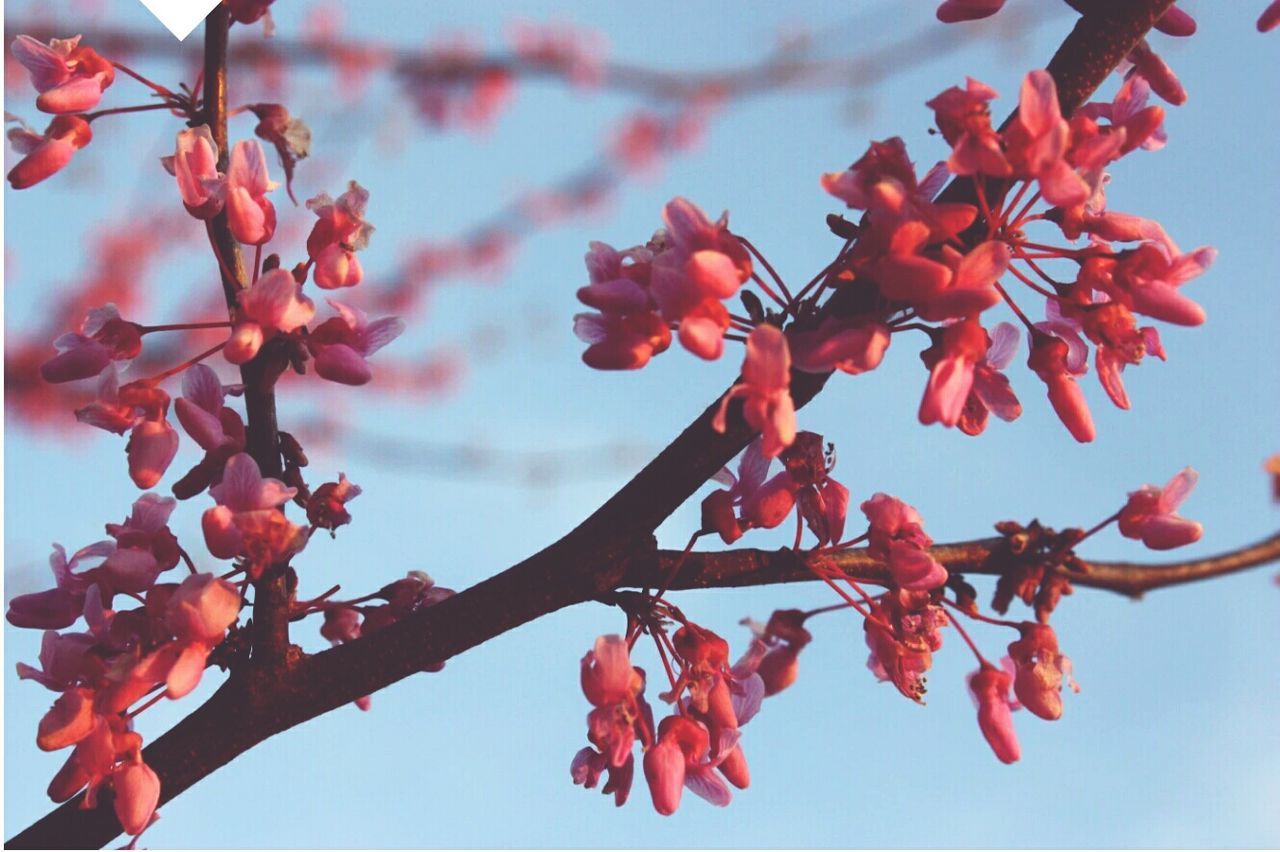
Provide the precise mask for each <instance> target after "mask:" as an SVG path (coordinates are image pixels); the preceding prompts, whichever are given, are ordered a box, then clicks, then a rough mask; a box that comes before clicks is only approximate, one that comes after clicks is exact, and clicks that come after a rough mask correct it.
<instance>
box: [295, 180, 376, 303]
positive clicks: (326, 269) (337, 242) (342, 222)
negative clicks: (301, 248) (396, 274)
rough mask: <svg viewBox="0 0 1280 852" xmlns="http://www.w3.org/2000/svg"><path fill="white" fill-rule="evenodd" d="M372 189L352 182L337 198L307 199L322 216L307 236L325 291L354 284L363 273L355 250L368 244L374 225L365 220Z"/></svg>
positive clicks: (316, 276)
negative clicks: (369, 189)
mask: <svg viewBox="0 0 1280 852" xmlns="http://www.w3.org/2000/svg"><path fill="white" fill-rule="evenodd" d="M368 204H369V191H368V190H367V189H365V188H364V187H362V186H361V185H360V184H358V183H356V182H355V181H351V183H350V184H349V185H348V188H347V191H346V192H344V193H342V195H339V196H338V199H337V201H334V200H333V199H332V198H330V197H329V196H328V195H325V194H324V193H321V194H320V195H317V196H316V197H315V198H312V199H311V200H309V201H308V202H307V209H308V210H310V211H312V212H313V213H315V214H316V216H318V217H319V221H317V222H316V224H315V226H314V227H312V229H311V234H310V236H308V237H307V253H308V254H309V255H310V256H311V259H312V261H314V262H315V266H316V269H315V281H316V286H317V287H321V288H323V289H325V290H332V289H335V288H337V287H354V286H355V285H357V284H359V283H360V280H361V278H363V276H364V273H363V271H362V270H361V268H360V261H359V260H358V259H357V258H356V256H355V252H357V251H359V250H360V249H363V248H364V247H366V246H367V245H368V244H369V235H370V234H371V233H373V226H372V225H370V224H369V223H368V222H366V221H365V220H364V211H365V207H366V206H368Z"/></svg>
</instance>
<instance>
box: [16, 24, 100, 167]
mask: <svg viewBox="0 0 1280 852" xmlns="http://www.w3.org/2000/svg"><path fill="white" fill-rule="evenodd" d="M9 51H10V53H11V54H12V56H13V58H14V59H16V60H18V62H19V63H21V64H22V66H23V67H24V68H26V69H27V73H28V74H29V75H30V77H31V84H32V85H33V86H35V88H36V91H37V92H39V93H40V94H39V96H38V97H37V98H36V109H38V110H40V111H41V112H44V113H50V114H52V115H53V116H54V118H53V120H52V121H51V122H50V123H49V126H48V127H47V128H46V129H45V131H44V133H36V132H35V131H33V130H32V129H31V128H29V127H27V126H26V125H25V124H23V123H21V122H19V126H18V127H16V128H14V129H12V130H10V131H9V142H10V144H11V145H13V147H14V148H15V149H16V150H17V151H18V152H19V153H20V154H23V155H24V156H23V158H22V160H21V161H19V163H18V164H17V165H16V166H14V167H13V168H12V169H11V170H10V171H9V184H10V185H11V186H12V187H13V188H14V189H27V188H28V187H31V186H34V185H35V184H37V183H39V182H40V181H42V180H44V179H45V178H48V177H51V176H52V175H54V174H56V173H57V172H59V171H61V170H62V169H63V168H65V167H66V165H67V163H69V162H70V161H71V156H72V155H73V154H74V153H75V152H76V151H78V150H80V149H81V148H83V147H84V146H86V145H88V144H89V142H90V141H91V140H92V139H93V132H92V131H91V130H90V129H89V121H88V120H86V119H85V118H84V117H82V115H81V114H82V113H85V112H87V111H89V110H91V109H93V108H94V107H95V106H97V105H98V101H100V100H101V99H102V93H103V92H104V91H106V89H107V87H108V86H110V85H111V84H112V83H113V82H114V81H115V76H116V71H115V65H114V64H113V63H112V62H111V61H110V60H108V59H105V58H103V57H102V56H101V55H100V54H99V53H98V52H97V51H96V50H94V49H93V48H91V47H88V46H81V44H80V36H74V37H72V38H55V39H53V40H51V41H50V42H49V43H48V44H41V43H40V42H39V41H37V40H35V39H34V38H32V37H31V36H28V35H20V36H18V37H17V38H15V39H14V40H13V42H12V43H11V44H10V46H9ZM8 120H9V118H8V116H7V114H6V122H7V121H8ZM90 120H92V117H90Z"/></svg>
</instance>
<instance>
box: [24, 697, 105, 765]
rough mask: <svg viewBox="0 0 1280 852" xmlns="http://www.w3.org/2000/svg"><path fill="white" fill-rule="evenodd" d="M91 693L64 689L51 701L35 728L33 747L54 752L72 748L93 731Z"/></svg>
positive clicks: (93, 720)
mask: <svg viewBox="0 0 1280 852" xmlns="http://www.w3.org/2000/svg"><path fill="white" fill-rule="evenodd" d="M93 697H94V694H93V690H91V689H68V690H67V691H66V692H64V693H62V695H60V696H58V699H57V700H56V701H54V702H53V707H51V708H49V712H47V713H45V714H44V716H43V717H41V719H40V724H39V726H38V727H37V729H36V747H37V748H39V749H40V750H41V751H57V750H58V749H62V748H66V747H67V746H70V745H75V744H76V743H78V742H80V741H81V740H82V739H84V738H85V737H87V736H89V734H90V733H92V732H93V729H94V728H95V727H97V725H98V723H99V718H98V716H97V714H95V713H94V712H93Z"/></svg>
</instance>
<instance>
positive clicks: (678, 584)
mask: <svg viewBox="0 0 1280 852" xmlns="http://www.w3.org/2000/svg"><path fill="white" fill-rule="evenodd" d="M1006 544H1007V540H1006V539H1003V538H987V539H979V540H977V541H964V542H957V543H955V544H940V545H937V546H935V547H934V548H933V549H932V551H931V552H932V553H933V556H934V558H935V559H937V560H938V561H939V562H941V563H942V564H943V565H945V566H946V568H947V570H948V571H951V572H953V573H961V574H965V575H994V576H999V575H1000V574H1002V573H1004V571H1005V570H1006V569H1007V568H1009V567H1011V566H1012V564H1013V560H1012V559H1011V557H1010V556H1009V553H1008V549H1007V547H1006ZM681 555H682V551H679V550H660V551H658V552H657V553H656V554H655V555H654V557H653V558H651V559H649V560H648V561H639V560H638V561H634V562H632V563H631V565H630V567H629V570H628V571H627V573H626V575H625V576H624V577H623V579H622V583H621V585H623V586H626V587H631V588H646V587H648V588H654V587H656V586H657V585H658V584H659V583H660V582H661V580H662V578H663V577H665V576H666V575H667V574H668V572H670V570H671V569H672V568H673V567H674V566H675V565H676V563H677V562H678V561H679V560H680V558H681ZM808 558H809V557H808V554H806V553H803V552H800V553H797V552H795V551H793V550H788V549H783V550H755V549H740V550H724V551H718V552H709V553H690V554H689V555H688V557H687V558H686V559H685V561H684V564H683V565H682V566H681V568H680V573H679V574H678V575H677V576H676V578H675V580H674V581H673V582H672V583H671V588H672V589H711V588H717V589H718V588H735V587H742V586H765V585H771V584H776V583H795V582H804V581H806V580H815V579H817V578H816V577H814V575H813V573H812V572H811V571H810V570H809V568H808V564H807V563H808ZM822 560H823V562H824V563H825V564H827V565H833V566H835V567H837V568H839V569H840V570H842V571H844V572H845V573H846V574H848V575H849V576H850V577H853V578H854V579H856V580H860V581H863V580H865V581H867V582H869V583H876V584H880V585H884V584H887V583H888V581H889V573H888V571H887V570H886V569H885V567H884V565H883V563H881V562H879V561H878V560H876V559H874V558H872V557H871V556H870V555H869V554H868V553H867V551H866V549H865V548H858V549H857V550H846V551H843V552H840V553H836V554H829V555H824V556H823V557H822ZM1276 561H1280V533H1277V534H1275V535H1273V536H1270V537H1269V538H1265V539H1263V540H1261V541H1259V542H1257V543H1255V544H1252V545H1249V546H1247V547H1242V548H1240V549H1238V550H1232V551H1228V552H1227V553H1219V554H1217V555H1215V556H1207V557H1204V558H1203V559H1192V560H1185V561H1180V562H1160V563H1144V562H1101V561H1096V562H1095V561H1085V562H1084V565H1085V566H1086V567H1087V569H1088V570H1087V571H1086V572H1080V571H1071V570H1066V569H1065V568H1063V567H1062V566H1061V565H1060V564H1058V565H1051V566H1049V567H1050V568H1051V570H1055V571H1057V572H1058V573H1059V574H1061V575H1062V576H1064V577H1066V578H1067V579H1069V580H1070V581H1071V582H1072V584H1073V585H1076V586H1084V587H1086V588H1091V589H1104V590H1106V591H1111V592H1117V593H1119V594H1122V595H1126V596H1128V597H1131V598H1140V597H1142V595H1143V594H1144V593H1146V592H1149V591H1152V590H1154V589H1163V588H1166V587H1168V586H1176V585H1180V584H1182V583H1194V582H1197V581H1199V580H1208V579H1211V578H1213V577H1220V576H1223V575H1225V574H1235V573H1237V572H1240V571H1244V570H1247V569H1249V568H1256V567H1258V566H1260V565H1267V564H1270V563H1272V562H1276Z"/></svg>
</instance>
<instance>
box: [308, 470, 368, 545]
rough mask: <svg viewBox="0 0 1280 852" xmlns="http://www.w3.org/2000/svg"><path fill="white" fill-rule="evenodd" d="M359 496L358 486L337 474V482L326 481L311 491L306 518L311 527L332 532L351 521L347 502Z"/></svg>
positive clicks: (344, 475) (341, 474) (343, 474)
mask: <svg viewBox="0 0 1280 852" xmlns="http://www.w3.org/2000/svg"><path fill="white" fill-rule="evenodd" d="M359 496H360V486H359V485H355V484H353V483H352V482H351V480H349V479H347V475H346V474H345V473H339V474H338V481H337V482H326V483H324V484H323V485H321V486H320V487H319V488H317V489H316V490H315V491H313V492H312V493H311V499H309V500H308V501H307V520H308V521H309V522H310V523H311V525H312V526H313V527H317V528H319V529H326V530H329V531H330V532H332V531H333V530H335V529H337V528H338V527H340V526H342V525H343V524H349V523H351V513H350V512H348V511H347V503H349V502H350V501H352V500H354V499H356V498H357V497H359Z"/></svg>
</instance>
